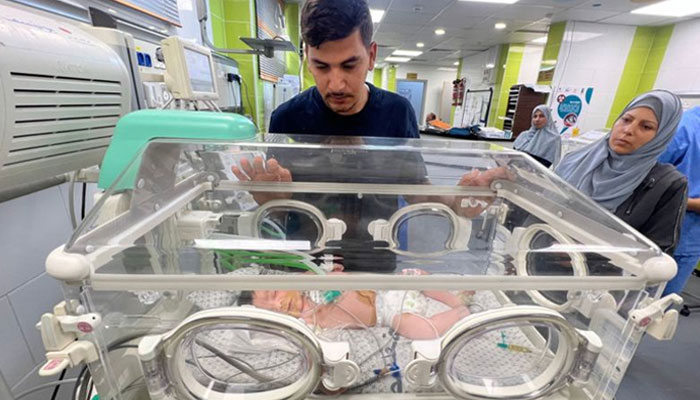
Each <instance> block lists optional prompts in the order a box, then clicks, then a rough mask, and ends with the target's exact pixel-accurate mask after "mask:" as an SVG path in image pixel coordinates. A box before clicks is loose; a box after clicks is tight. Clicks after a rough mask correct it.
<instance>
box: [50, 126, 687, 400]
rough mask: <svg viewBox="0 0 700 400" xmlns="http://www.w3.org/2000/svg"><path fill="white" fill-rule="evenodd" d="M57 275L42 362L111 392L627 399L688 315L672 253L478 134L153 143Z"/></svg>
mask: <svg viewBox="0 0 700 400" xmlns="http://www.w3.org/2000/svg"><path fill="white" fill-rule="evenodd" d="M272 160H274V162H273V161H272ZM47 270H48V272H49V274H51V275H52V276H53V277H55V278H57V279H59V280H61V281H62V282H63V288H64V293H65V297H66V300H65V302H63V303H61V304H59V305H58V306H56V309H55V310H54V313H53V314H46V315H44V317H43V318H42V321H41V330H42V337H43V339H44V343H45V345H46V347H47V358H48V362H47V364H46V365H45V366H44V367H43V369H42V372H43V373H45V374H50V373H52V371H53V370H55V369H61V368H65V367H70V366H74V365H78V364H81V363H84V364H86V365H87V366H88V371H89V374H90V375H91V377H92V381H93V382H94V384H95V388H96V390H97V392H98V393H99V395H100V398H101V399H115V400H130V399H153V400H161V399H163V400H165V399H168V400H170V399H172V400H174V399H178V400H180V399H183V400H184V399H214V400H236V399H261V400H262V399H265V400H276V399H306V398H344V399H379V398H381V399H394V398H396V399H418V398H421V399H425V398H430V399H433V398H435V399H452V398H457V399H536V398H537V399H539V398H543V399H568V398H570V399H613V397H614V395H615V392H616V390H617V388H618V385H619V383H620V381H621V379H622V377H623V375H624V373H625V371H626V369H627V367H628V365H629V363H630V362H631V361H632V357H633V355H634V352H635V350H636V347H637V344H638V343H639V341H640V338H641V337H642V335H643V334H644V333H645V332H646V333H648V334H649V335H650V336H653V337H655V338H658V339H668V338H670V337H671V336H672V335H673V331H674V329H675V324H676V321H677V314H676V313H675V311H665V310H666V309H667V308H668V305H670V303H671V302H672V301H674V300H675V298H674V297H670V298H664V299H660V298H659V297H660V294H661V292H662V290H663V286H664V284H665V282H666V281H667V280H668V279H670V278H671V277H672V276H673V275H674V274H675V264H674V263H673V260H672V259H671V258H669V257H668V256H665V255H664V254H663V253H662V252H661V251H660V250H659V248H658V247H657V246H655V245H654V244H653V243H652V242H650V241H649V240H648V239H646V238H644V237H642V236H641V235H640V234H638V233H637V232H636V231H634V230H632V229H631V228H630V227H628V226H627V225H626V224H624V223H623V222H621V221H620V220H618V219H617V218H615V217H614V216H613V215H611V214H609V213H608V212H606V211H604V210H603V209H602V208H600V207H598V206H597V205H596V204H594V203H593V202H592V201H591V200H589V199H587V198H585V197H584V196H582V195H581V194H579V193H578V192H577V191H575V190H574V189H572V188H571V187H570V186H568V185H567V184H565V183H564V182H563V181H561V180H560V179H558V178H557V177H556V176H555V175H553V174H552V173H551V171H548V170H546V169H544V168H543V167H542V166H540V165H539V164H538V163H537V162H535V161H534V160H532V159H531V158H529V157H528V156H526V155H523V154H521V153H518V152H514V151H510V150H503V149H500V148H496V147H494V148H491V146H490V145H488V144H486V143H482V142H479V143H474V144H472V143H460V144H451V143H449V142H438V141H421V140H399V139H377V138H346V137H332V136H330V137H323V138H321V137H302V136H299V137H288V136H277V135H268V136H267V137H266V140H265V141H263V142H245V141H241V142H231V141H221V140H218V141H217V140H213V141H207V140H188V139H157V140H153V141H151V142H149V143H148V145H146V146H145V147H143V148H141V149H140V150H139V151H138V152H137V153H136V154H135V156H134V157H133V159H132V161H131V162H130V163H129V165H128V166H127V167H126V168H125V169H124V170H123V171H122V172H121V174H120V175H119V176H118V177H115V178H114V179H113V181H112V182H110V185H109V188H108V189H107V190H105V192H104V193H102V194H101V196H100V198H99V201H98V202H97V203H96V205H95V207H94V208H93V210H92V212H91V213H90V214H89V215H88V217H87V218H86V219H85V220H84V221H83V223H82V225H81V226H80V227H79V228H78V230H77V231H76V232H75V233H74V234H73V236H72V237H71V238H70V240H69V241H68V242H67V243H66V244H65V245H64V246H62V247H60V248H58V249H56V250H55V251H54V252H53V253H52V254H51V255H50V257H49V259H48V260H47Z"/></svg>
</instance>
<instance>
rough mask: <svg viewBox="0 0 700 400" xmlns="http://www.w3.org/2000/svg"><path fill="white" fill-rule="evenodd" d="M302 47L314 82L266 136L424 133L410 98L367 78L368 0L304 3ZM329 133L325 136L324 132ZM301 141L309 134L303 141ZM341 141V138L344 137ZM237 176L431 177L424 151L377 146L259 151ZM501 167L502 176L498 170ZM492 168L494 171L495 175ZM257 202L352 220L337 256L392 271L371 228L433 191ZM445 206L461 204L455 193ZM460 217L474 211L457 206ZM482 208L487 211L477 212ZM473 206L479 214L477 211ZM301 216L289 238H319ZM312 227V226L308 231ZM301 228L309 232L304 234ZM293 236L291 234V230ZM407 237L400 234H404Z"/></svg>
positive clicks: (467, 180)
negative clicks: (301, 205)
mask: <svg viewBox="0 0 700 400" xmlns="http://www.w3.org/2000/svg"><path fill="white" fill-rule="evenodd" d="M301 31H302V38H303V40H304V42H305V43H306V46H305V54H306V59H307V60H308V65H309V69H310V71H311V74H312V75H313V77H314V81H315V83H316V86H314V87H312V88H309V89H307V90H305V91H304V92H302V93H300V94H299V95H297V96H295V97H293V98H292V99H290V100H289V101H287V102H286V103H284V104H282V105H281V106H279V107H278V108H277V109H276V110H275V111H274V112H273V113H272V117H271V120H270V128H269V131H270V133H283V134H292V135H294V134H297V135H298V134H302V135H319V138H320V137H323V139H322V140H319V141H323V142H329V143H336V144H348V143H346V142H345V141H346V140H352V143H356V141H357V140H358V139H357V138H354V139H341V138H337V136H362V137H365V139H359V140H360V141H362V142H365V143H368V144H372V143H374V141H375V140H377V139H370V137H371V138H376V137H385V138H386V137H391V138H419V135H418V122H417V121H416V117H415V113H414V111H413V108H412V106H411V104H410V103H409V102H408V101H407V100H406V99H404V98H403V97H401V96H399V95H397V94H395V93H391V92H388V91H385V90H381V89H378V88H376V87H374V86H373V85H371V84H369V83H366V82H365V78H366V76H367V73H368V72H369V71H371V70H372V69H373V68H374V62H375V59H376V55H377V44H376V43H375V42H372V19H371V16H370V13H369V7H368V5H367V2H366V1H365V0H308V1H307V2H306V3H305V4H304V7H303V9H302V14H301ZM321 135H323V136H321ZM304 140H309V139H308V138H305V139H304ZM338 141H341V143H338ZM233 172H234V174H235V175H236V176H237V177H238V178H239V179H240V180H241V181H271V182H292V181H294V182H355V183H370V184H396V183H403V184H425V183H427V182H428V180H427V173H426V169H425V165H424V163H423V159H422V158H421V156H420V153H418V152H413V151H375V152H373V153H368V152H367V151H366V150H363V149H361V148H356V149H352V150H349V149H337V150H336V149H334V150H332V151H326V150H323V149H317V148H309V149H293V150H291V149H274V148H271V149H269V150H268V153H267V160H266V161H263V159H262V158H261V157H256V158H255V159H254V160H253V161H252V163H251V162H249V161H248V160H245V159H243V160H241V162H240V167H233ZM494 172H496V173H494ZM498 172H500V171H491V172H490V173H483V174H482V173H480V172H479V171H472V173H471V174H468V175H465V176H464V177H463V178H462V181H460V182H459V184H461V185H483V186H487V185H488V183H490V181H491V180H492V179H494V177H496V176H500V175H498V174H497V173H498ZM492 175H493V176H492ZM253 197H254V198H255V200H256V201H257V202H258V203H259V204H263V203H266V202H268V201H270V200H273V199H289V198H290V197H293V198H294V199H295V200H301V201H304V202H306V203H309V204H313V205H315V206H316V207H318V208H319V209H321V211H322V212H323V213H324V215H325V217H326V218H337V219H340V220H342V221H344V222H345V223H346V224H347V230H346V231H345V233H344V235H343V241H342V243H333V244H331V246H333V247H334V250H333V253H334V254H337V255H339V256H341V257H343V260H344V261H343V263H344V266H345V268H346V270H360V269H363V268H365V267H366V266H367V265H372V266H373V270H375V271H377V270H393V269H394V267H395V257H394V255H393V254H391V253H390V252H389V254H387V251H386V244H381V243H377V242H375V241H374V240H373V237H372V235H371V234H370V233H369V232H368V226H369V224H370V223H371V222H372V221H374V220H377V219H379V218H381V219H389V218H390V217H391V216H392V214H393V212H395V211H396V210H397V209H398V208H400V207H401V206H402V205H403V204H405V201H406V200H409V201H410V202H420V201H429V200H432V201H435V199H434V198H429V197H418V196H412V197H411V198H408V199H404V198H399V197H398V196H394V195H373V194H364V195H362V196H360V197H358V196H357V195H349V194H324V193H297V194H295V195H294V196H292V195H291V194H290V193H269V192H266V193H262V192H258V193H253ZM444 202H445V203H454V204H460V202H459V199H457V200H456V201H455V199H452V198H450V199H448V200H445V201H444ZM455 208H457V209H458V212H459V213H460V214H465V213H468V212H469V211H470V210H468V209H467V208H464V207H463V206H455ZM475 210H476V212H480V211H481V209H475ZM476 212H475V213H476ZM300 218H302V217H298V216H295V215H290V216H288V217H287V221H286V223H285V224H284V225H285V226H287V227H289V226H294V227H295V229H296V231H295V232H294V235H293V236H297V237H300V236H304V235H306V236H308V237H313V236H314V234H313V233H314V232H315V231H314V230H313V228H314V227H313V226H310V224H300V223H298V221H297V220H299V219H300ZM310 228H311V230H310V231H309V229H310ZM302 232H303V234H302ZM287 235H288V236H292V235H291V233H290V232H287ZM401 236H402V237H403V236H404V233H402V234H401Z"/></svg>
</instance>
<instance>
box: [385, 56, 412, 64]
mask: <svg viewBox="0 0 700 400" xmlns="http://www.w3.org/2000/svg"><path fill="white" fill-rule="evenodd" d="M410 59H411V57H387V58H385V59H384V61H386V62H397V63H402V62H407V61H408V60H410Z"/></svg>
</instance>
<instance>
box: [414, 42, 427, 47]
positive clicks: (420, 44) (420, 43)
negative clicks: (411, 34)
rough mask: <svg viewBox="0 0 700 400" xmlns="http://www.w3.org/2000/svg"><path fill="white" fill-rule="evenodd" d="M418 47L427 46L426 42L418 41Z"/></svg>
mask: <svg viewBox="0 0 700 400" xmlns="http://www.w3.org/2000/svg"><path fill="white" fill-rule="evenodd" d="M416 47H425V43H423V42H418V43H416Z"/></svg>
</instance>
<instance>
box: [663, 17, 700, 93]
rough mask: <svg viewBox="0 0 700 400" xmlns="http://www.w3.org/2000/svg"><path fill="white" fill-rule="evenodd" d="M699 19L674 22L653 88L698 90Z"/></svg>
mask: <svg viewBox="0 0 700 400" xmlns="http://www.w3.org/2000/svg"><path fill="white" fill-rule="evenodd" d="M698 38H700V19H694V20H691V21H687V22H681V23H679V24H676V26H675V27H674V28H673V33H672V34H671V39H670V41H669V42H668V47H667V48H666V55H665V56H664V60H663V62H662V63H661V68H660V69H659V74H658V75H657V77H656V83H655V84H654V88H657V89H668V90H671V91H674V92H700V61H699V60H700V46H699V45H698Z"/></svg>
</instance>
